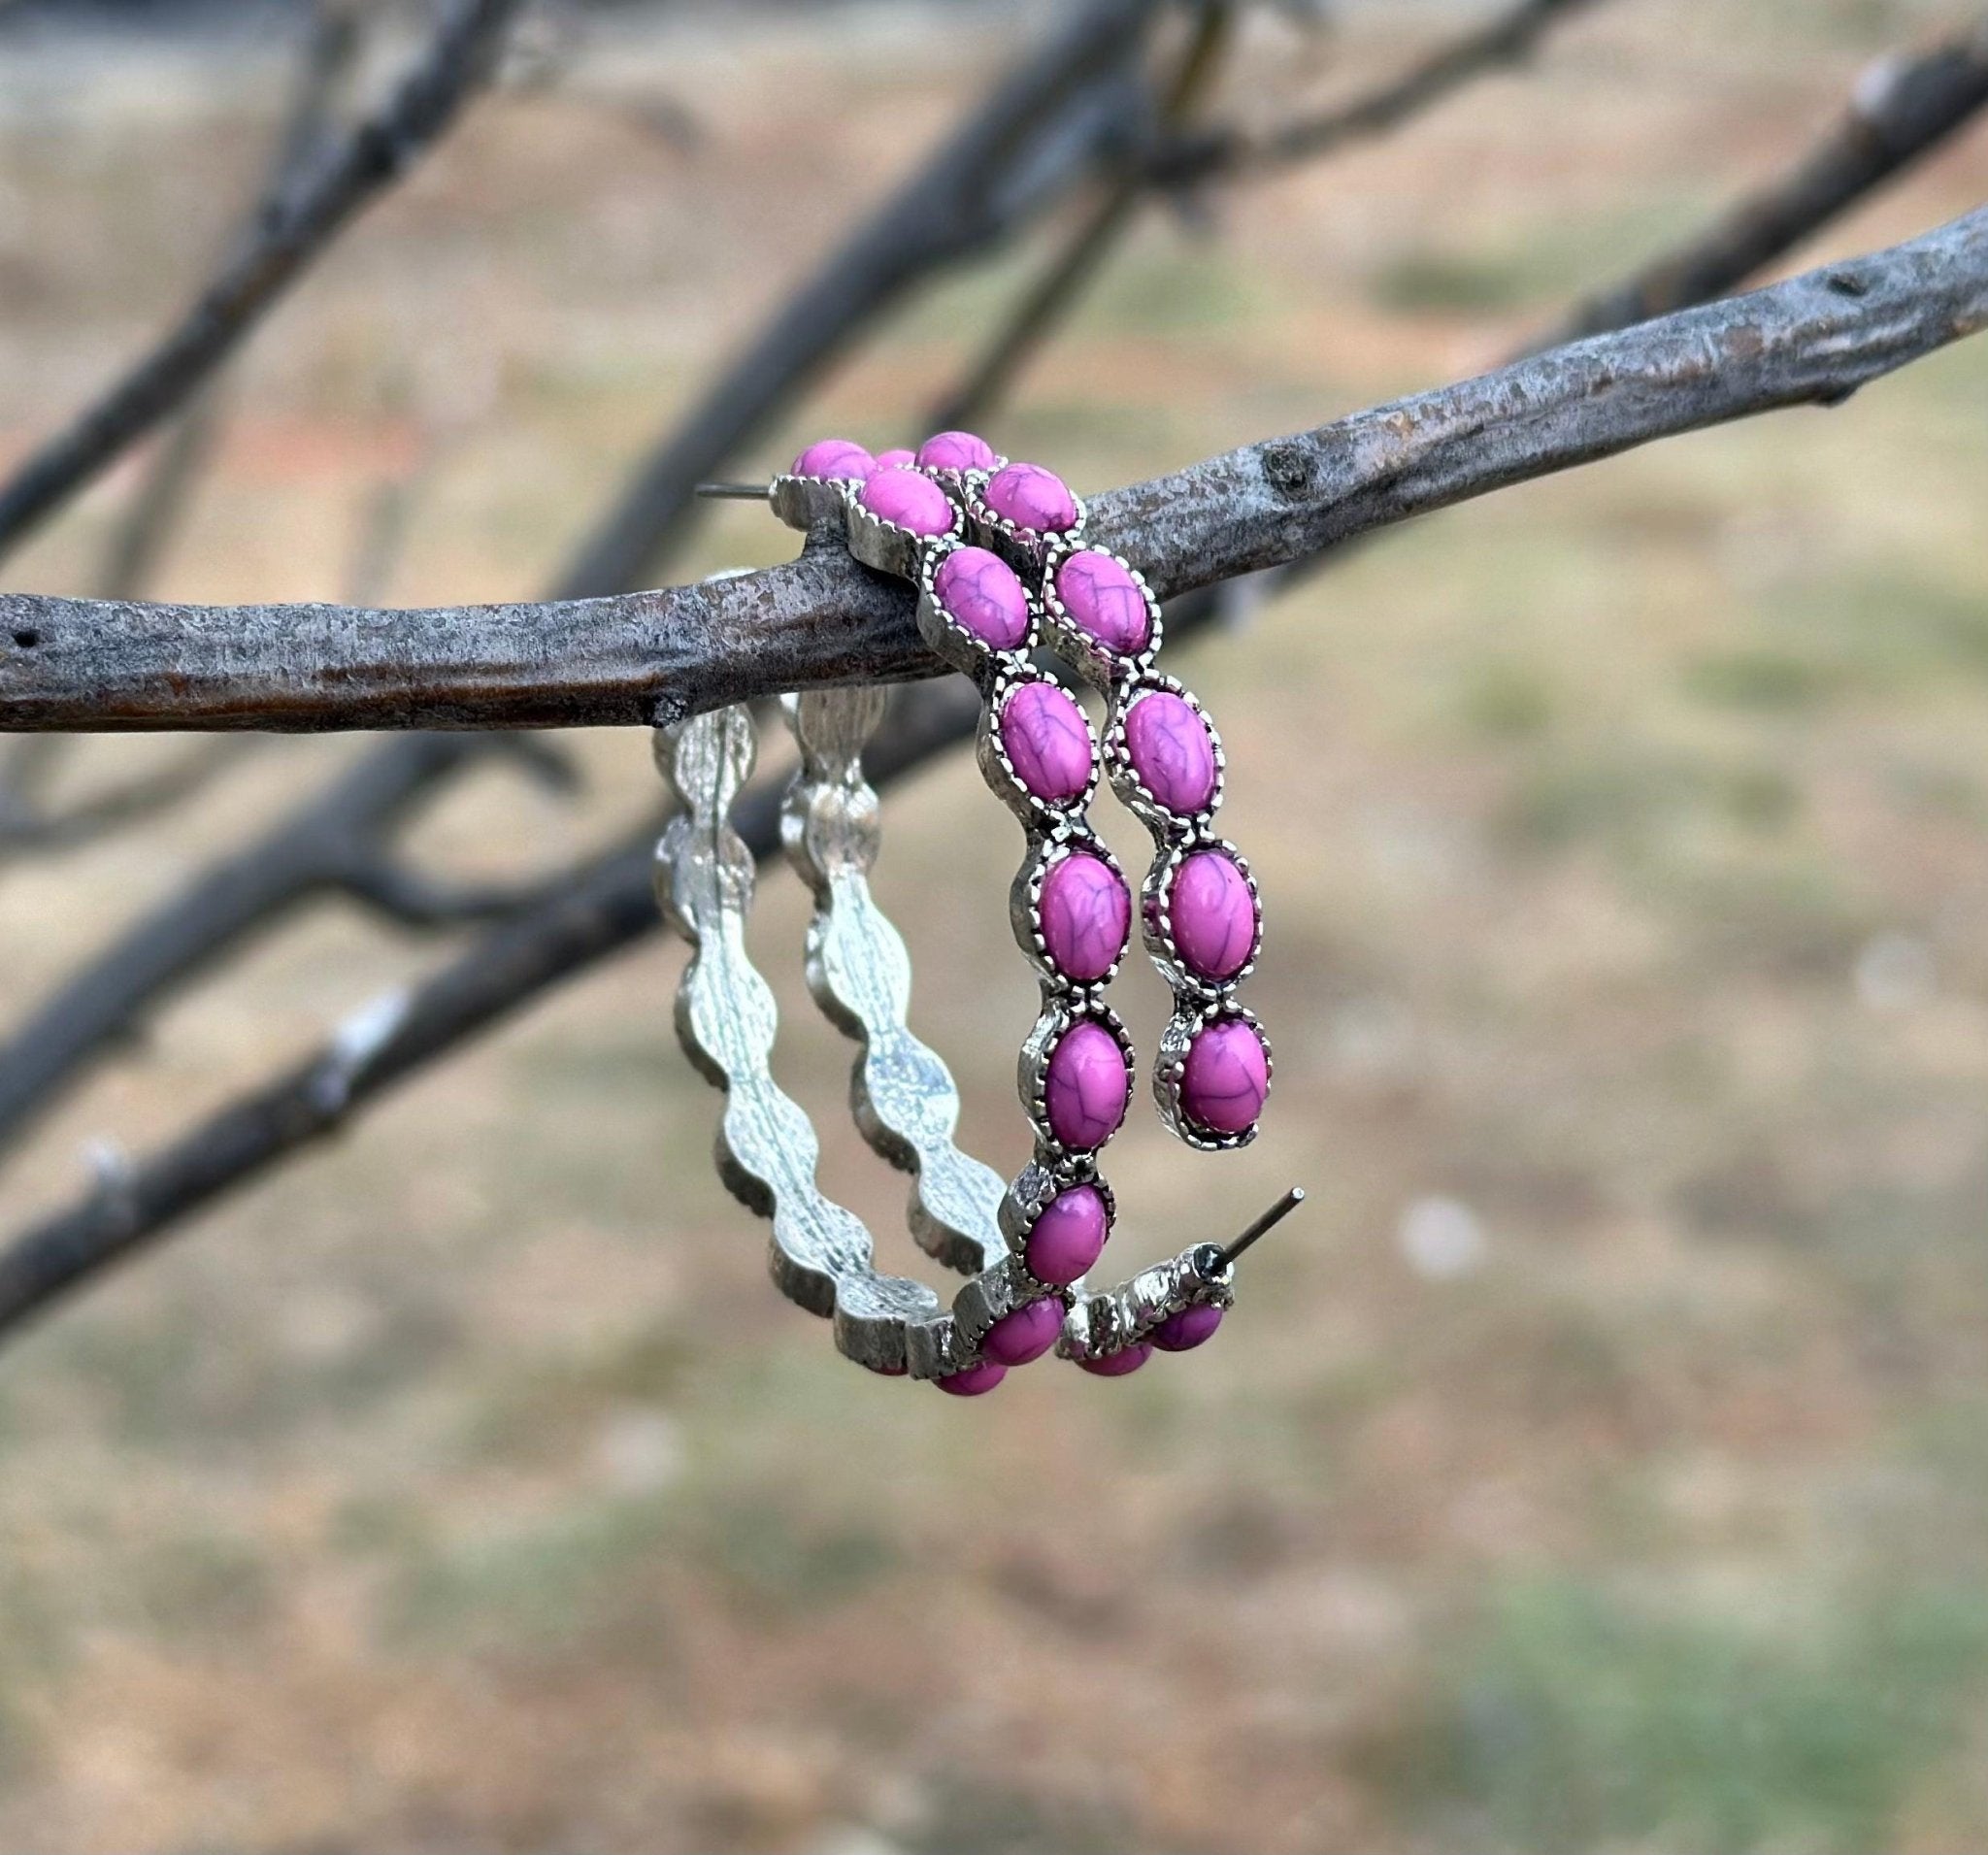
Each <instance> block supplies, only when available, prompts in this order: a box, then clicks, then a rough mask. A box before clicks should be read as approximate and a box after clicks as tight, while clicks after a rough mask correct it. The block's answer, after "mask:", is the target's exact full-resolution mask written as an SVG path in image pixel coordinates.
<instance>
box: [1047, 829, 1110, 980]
mask: <svg viewBox="0 0 1988 1855" xmlns="http://www.w3.org/2000/svg"><path fill="white" fill-rule="evenodd" d="M1038 920H1039V921H1040V923H1041V926H1042V930H1043V944H1044V946H1046V947H1047V948H1048V950H1049V958H1050V960H1051V961H1053V962H1054V964H1055V967H1056V970H1057V971H1058V972H1059V973H1061V974H1062V975H1063V976H1064V977H1066V978H1073V979H1078V980H1081V981H1082V982H1083V983H1085V984H1089V983H1090V981H1091V980H1093V979H1101V978H1103V977H1105V975H1106V974H1107V973H1109V972H1110V970H1111V967H1112V964H1113V963H1114V962H1115V961H1116V960H1117V958H1118V956H1119V955H1120V954H1121V953H1123V952H1124V951H1125V941H1126V936H1127V935H1128V933H1129V932H1130V931H1131V928H1132V892H1131V891H1130V890H1129V889H1128V888H1127V887H1126V886H1125V878H1123V877H1122V876H1120V875H1119V874H1118V872H1117V871H1116V870H1114V869H1112V867H1111V866H1110V864H1109V863H1107V862H1106V861H1105V860H1104V858H1103V857H1094V856H1091V855H1089V854H1088V853H1086V852H1084V851H1080V850H1074V851H1072V852H1071V854H1070V855H1068V856H1066V857H1064V858H1062V859H1061V860H1060V861H1059V862H1057V863H1056V864H1055V865H1054V866H1053V867H1052V868H1051V869H1050V871H1049V874H1048V875H1047V876H1046V877H1044V878H1043V902H1042V910H1041V912H1040V914H1039V916H1038Z"/></svg>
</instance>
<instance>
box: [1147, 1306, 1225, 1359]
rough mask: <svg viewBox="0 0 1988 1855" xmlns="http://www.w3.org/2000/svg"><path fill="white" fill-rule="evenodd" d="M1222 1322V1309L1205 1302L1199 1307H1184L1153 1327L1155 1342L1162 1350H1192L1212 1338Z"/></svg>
mask: <svg viewBox="0 0 1988 1855" xmlns="http://www.w3.org/2000/svg"><path fill="white" fill-rule="evenodd" d="M1221 1324H1222V1310H1221V1309H1220V1308H1217V1307H1215V1306H1213V1305H1212V1304H1211V1303H1209V1302H1203V1303H1202V1304H1201V1306H1200V1307H1198V1308H1181V1310H1180V1311H1179V1312H1178V1313H1177V1314H1169V1315H1168V1316H1167V1317H1166V1319H1165V1320H1163V1321H1161V1322H1160V1324H1159V1325H1158V1326H1157V1327H1155V1328H1154V1329H1153V1344H1154V1345H1156V1346H1157V1347H1159V1349H1160V1350H1161V1351H1162V1352H1192V1351H1193V1350H1194V1349H1195V1347H1197V1346H1201V1345H1206V1344H1207V1343H1208V1342H1209V1341H1210V1340H1212V1339H1213V1338H1214V1337H1215V1329H1216V1328H1217V1327H1219V1326H1220V1325H1221Z"/></svg>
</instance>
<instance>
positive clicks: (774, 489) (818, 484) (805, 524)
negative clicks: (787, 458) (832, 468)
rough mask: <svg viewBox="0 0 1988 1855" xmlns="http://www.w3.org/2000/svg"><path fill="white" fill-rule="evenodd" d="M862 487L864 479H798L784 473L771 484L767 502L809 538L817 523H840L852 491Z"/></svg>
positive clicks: (777, 513) (789, 523) (775, 511)
mask: <svg viewBox="0 0 1988 1855" xmlns="http://www.w3.org/2000/svg"><path fill="white" fill-rule="evenodd" d="M862 486H863V480H862V479H861V478H860V477H797V476H795V475H794V473H793V472H792V471H782V472H781V473H780V475H779V476H778V477H776V478H775V479H774V480H773V481H772V482H771V483H769V484H768V485H767V491H766V500H767V502H768V503H769V504H770V505H771V506H772V508H773V513H775V514H776V515H778V516H779V518H780V520H781V521H783V522H785V523H786V525H787V526H788V527H789V528H798V529H799V530H800V531H801V532H802V533H803V534H804V535H805V534H806V533H807V532H808V531H809V530H810V529H811V528H812V527H813V526H814V525H815V523H816V522H823V521H834V520H836V519H837V518H838V517H839V516H840V515H841V514H842V513H843V511H844V509H845V506H846V504H847V499H848V493H849V490H850V488H851V487H854V488H857V489H860V488H862Z"/></svg>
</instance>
